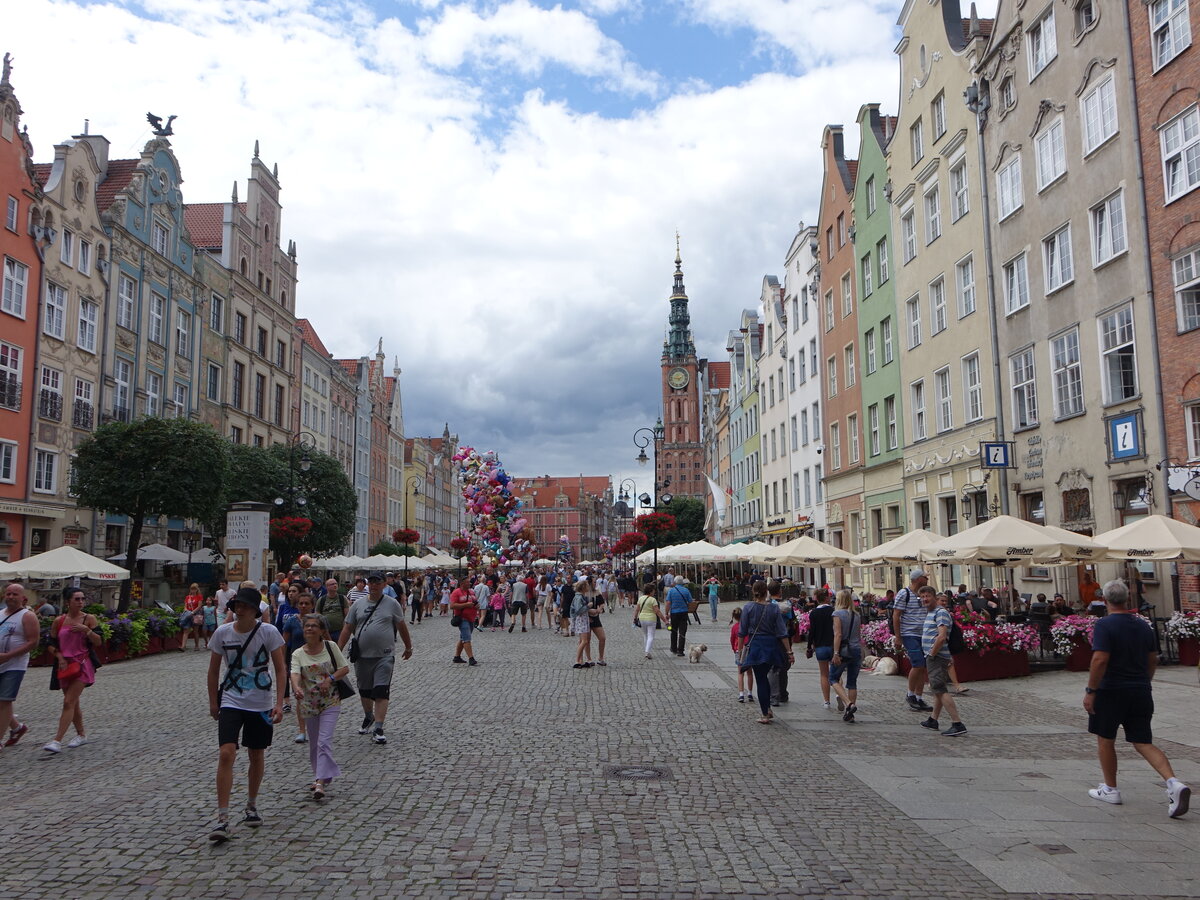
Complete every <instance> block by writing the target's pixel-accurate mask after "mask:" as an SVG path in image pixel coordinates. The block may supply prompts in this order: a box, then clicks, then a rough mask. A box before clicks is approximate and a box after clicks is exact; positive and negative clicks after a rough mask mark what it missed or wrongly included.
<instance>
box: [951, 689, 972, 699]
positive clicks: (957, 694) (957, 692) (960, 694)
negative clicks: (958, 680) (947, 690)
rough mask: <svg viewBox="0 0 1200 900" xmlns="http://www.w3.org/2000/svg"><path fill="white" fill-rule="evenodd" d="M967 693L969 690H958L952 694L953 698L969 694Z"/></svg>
mask: <svg viewBox="0 0 1200 900" xmlns="http://www.w3.org/2000/svg"><path fill="white" fill-rule="evenodd" d="M969 693H971V689H970V688H959V689H958V690H957V691H955V692H954V696H956V697H961V696H962V695H963V694H969Z"/></svg>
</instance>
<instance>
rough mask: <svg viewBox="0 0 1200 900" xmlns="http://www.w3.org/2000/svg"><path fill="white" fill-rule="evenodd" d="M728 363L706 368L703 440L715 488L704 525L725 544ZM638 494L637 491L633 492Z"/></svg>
mask: <svg viewBox="0 0 1200 900" xmlns="http://www.w3.org/2000/svg"><path fill="white" fill-rule="evenodd" d="M729 384H730V375H729V362H728V360H709V361H708V362H707V363H706V364H705V390H704V396H703V401H704V428H703V430H702V432H701V434H702V435H703V438H704V460H705V471H706V472H707V474H708V477H709V479H711V481H712V482H713V483H714V484H716V488H715V489H714V488H713V487H712V485H711V484H710V485H709V490H710V492H711V493H712V496H711V497H707V498H706V503H707V505H708V509H709V512H710V516H709V517H708V522H707V525H706V529H705V530H706V532H707V534H708V538H709V540H712V541H716V542H719V543H724V541H725V536H726V535H727V533H728V529H729V526H730V524H731V523H732V521H733V511H732V508H731V506H732V494H733V487H732V481H731V474H732V473H731V472H730V458H729V450H730V447H729V409H730V407H729ZM634 493H635V494H636V493H638V491H636V490H635V491H634Z"/></svg>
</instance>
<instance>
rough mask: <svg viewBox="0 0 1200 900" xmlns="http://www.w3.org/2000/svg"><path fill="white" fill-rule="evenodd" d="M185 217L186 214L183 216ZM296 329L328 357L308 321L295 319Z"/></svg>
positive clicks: (305, 339) (326, 351) (301, 338)
mask: <svg viewBox="0 0 1200 900" xmlns="http://www.w3.org/2000/svg"><path fill="white" fill-rule="evenodd" d="M185 215H186V214H185ZM296 327H297V328H298V329H300V340H302V341H304V343H306V344H308V346H310V347H312V348H313V349H314V350H316V351H317V352H318V353H320V354H321V355H322V356H330V355H331V354H330V352H329V351H328V350H326V349H325V345H324V344H323V343H321V339H320V338H319V337H318V336H317V331H316V329H315V328H313V327H312V322H310V321H308V319H297V320H296Z"/></svg>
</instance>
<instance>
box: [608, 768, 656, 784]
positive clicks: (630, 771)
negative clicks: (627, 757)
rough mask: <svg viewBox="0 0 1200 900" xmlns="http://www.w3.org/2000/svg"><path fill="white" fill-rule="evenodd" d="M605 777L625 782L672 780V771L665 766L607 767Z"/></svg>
mask: <svg viewBox="0 0 1200 900" xmlns="http://www.w3.org/2000/svg"><path fill="white" fill-rule="evenodd" d="M604 777H605V778H619V779H621V780H623V781H659V780H661V779H664V778H670V777H671V770H670V769H668V768H666V767H665V766H605V767H604Z"/></svg>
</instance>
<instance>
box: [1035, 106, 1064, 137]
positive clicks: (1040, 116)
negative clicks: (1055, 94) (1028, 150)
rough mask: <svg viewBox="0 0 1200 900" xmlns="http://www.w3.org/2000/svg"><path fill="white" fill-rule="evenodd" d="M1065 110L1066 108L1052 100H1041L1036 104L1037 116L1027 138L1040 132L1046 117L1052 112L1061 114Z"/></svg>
mask: <svg viewBox="0 0 1200 900" xmlns="http://www.w3.org/2000/svg"><path fill="white" fill-rule="evenodd" d="M1065 109H1066V106H1063V105H1061V104H1058V103H1055V102H1054V101H1053V100H1042V101H1041V102H1040V103H1038V111H1037V116H1036V117H1035V118H1034V120H1033V128H1032V129H1031V130H1030V132H1029V136H1030V137H1031V138H1032V137H1033V136H1034V135H1036V134H1037V133H1038V132H1039V131H1040V130H1041V128H1042V122H1043V121H1044V120H1045V118H1046V116H1048V115H1049V114H1050V113H1052V112H1063V111H1064V110H1065Z"/></svg>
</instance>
